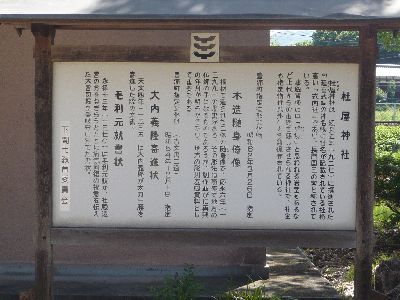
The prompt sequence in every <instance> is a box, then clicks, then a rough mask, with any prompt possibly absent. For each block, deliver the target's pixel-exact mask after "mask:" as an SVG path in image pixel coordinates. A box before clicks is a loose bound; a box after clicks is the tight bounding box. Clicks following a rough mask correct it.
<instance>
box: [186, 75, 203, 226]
mask: <svg viewBox="0 0 400 300" xmlns="http://www.w3.org/2000/svg"><path fill="white" fill-rule="evenodd" d="M188 76H189V73H188ZM200 77H201V74H200V72H196V73H195V80H194V81H195V86H194V89H195V98H194V115H195V123H194V138H195V145H194V168H193V172H194V199H193V201H194V216H195V218H199V217H200V203H201V178H202V176H201V153H200V152H201V150H200V148H201V146H200V145H201V132H200V129H201V125H200V124H201V122H200V120H201V106H200V105H201V96H202V94H201V78H200ZM189 80H190V79H188V85H189V82H190V81H189Z"/></svg>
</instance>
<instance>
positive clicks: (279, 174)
mask: <svg viewBox="0 0 400 300" xmlns="http://www.w3.org/2000/svg"><path fill="white" fill-rule="evenodd" d="M283 85H284V80H283V74H282V73H279V74H278V80H277V91H276V125H277V127H276V191H277V193H278V196H279V197H282V194H283V137H282V134H283V130H282V126H283V120H282V119H283ZM285 210H286V207H285ZM289 216H290V215H289V212H285V218H289Z"/></svg>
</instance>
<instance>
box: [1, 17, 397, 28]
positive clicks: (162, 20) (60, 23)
mask: <svg viewBox="0 0 400 300" xmlns="http://www.w3.org/2000/svg"><path fill="white" fill-rule="evenodd" d="M0 22H1V23H4V24H11V25H18V26H26V27H28V26H30V24H35V23H36V24H45V25H48V26H54V27H55V28H56V29H66V30H270V29H302V30H304V29H314V30H329V29H330V30H359V29H361V28H362V27H365V26H374V27H375V28H376V29H380V30H396V29H398V28H400V20H399V19H398V18H376V19H371V18H358V19H357V18H348V19H343V18H342V19H341V18H329V19H328V18H325V19H324V18H294V17H288V16H279V15H278V16H268V15H247V16H243V15H220V16H218V15H214V16H213V15H207V16H193V17H190V16H181V17H180V16H157V15H153V16H152V15H142V16H139V15H137V16H125V17H124V16H114V15H108V16H104V15H98V16H96V15H80V16H76V15H75V16H74V15H72V16H71V15H38V16H32V15H26V16H15V15H1V16H0Z"/></svg>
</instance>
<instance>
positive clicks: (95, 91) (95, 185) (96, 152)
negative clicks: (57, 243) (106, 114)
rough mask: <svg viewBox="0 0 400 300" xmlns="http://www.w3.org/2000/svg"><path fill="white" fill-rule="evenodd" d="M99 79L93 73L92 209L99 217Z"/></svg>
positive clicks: (96, 72) (96, 74)
mask: <svg viewBox="0 0 400 300" xmlns="http://www.w3.org/2000/svg"><path fill="white" fill-rule="evenodd" d="M99 91H100V79H99V72H98V71H95V72H94V73H93V133H92V136H93V157H92V162H93V202H94V204H93V209H94V215H95V216H96V217H98V216H99V214H98V211H99V210H100V207H101V203H100V197H101V191H100V187H101V182H100V139H101V135H100V98H99V97H100V94H99Z"/></svg>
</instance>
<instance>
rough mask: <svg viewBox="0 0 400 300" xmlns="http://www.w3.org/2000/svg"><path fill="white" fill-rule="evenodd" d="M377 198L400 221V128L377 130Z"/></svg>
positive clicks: (384, 127) (392, 127) (389, 127)
mask: <svg viewBox="0 0 400 300" xmlns="http://www.w3.org/2000/svg"><path fill="white" fill-rule="evenodd" d="M375 196H376V197H377V199H378V201H380V202H383V203H384V204H385V205H386V206H387V207H389V208H390V209H391V210H392V211H393V212H394V213H395V215H396V217H397V219H398V220H400V127H399V126H376V128H375Z"/></svg>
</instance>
